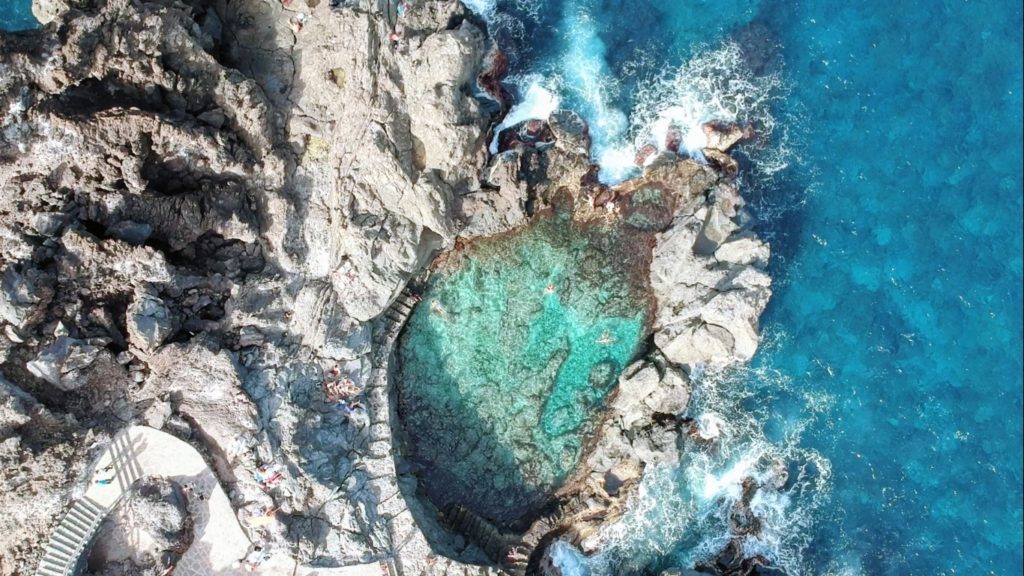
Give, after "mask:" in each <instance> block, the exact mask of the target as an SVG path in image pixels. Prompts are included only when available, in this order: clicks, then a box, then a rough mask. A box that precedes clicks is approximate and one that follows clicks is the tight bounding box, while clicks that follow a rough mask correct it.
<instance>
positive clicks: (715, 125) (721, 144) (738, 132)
mask: <svg viewBox="0 0 1024 576" xmlns="http://www.w3.org/2000/svg"><path fill="white" fill-rule="evenodd" d="M701 129H702V130H703V131H704V137H705V138H707V143H706V144H705V145H704V153H705V154H707V152H708V151H709V150H714V151H716V152H728V151H729V150H730V149H731V148H732V147H733V146H735V145H736V144H738V143H740V142H742V141H744V140H749V139H751V138H753V137H754V129H753V127H752V126H749V125H748V126H740V125H739V124H733V123H724V122H708V123H707V124H704V125H703V126H701Z"/></svg>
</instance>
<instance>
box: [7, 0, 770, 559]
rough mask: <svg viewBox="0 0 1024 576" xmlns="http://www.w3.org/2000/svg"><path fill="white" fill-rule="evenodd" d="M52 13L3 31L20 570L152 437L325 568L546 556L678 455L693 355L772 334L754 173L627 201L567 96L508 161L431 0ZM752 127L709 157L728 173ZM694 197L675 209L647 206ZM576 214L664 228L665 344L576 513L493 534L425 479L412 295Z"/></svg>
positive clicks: (469, 42) (586, 481) (113, 6)
mask: <svg viewBox="0 0 1024 576" xmlns="http://www.w3.org/2000/svg"><path fill="white" fill-rule="evenodd" d="M36 4H37V5H36V6H35V13H36V14H38V15H40V17H41V20H43V21H49V22H50V23H49V24H48V25H47V27H46V28H44V29H43V30H40V31H37V32H27V33H24V34H19V35H9V36H8V35H4V36H0V470H2V472H0V480H2V482H3V484H2V489H0V510H2V511H4V512H5V513H4V514H2V515H0V549H3V550H4V554H3V555H2V556H0V575H4V576H6V575H8V574H26V573H31V572H32V571H33V570H34V569H35V567H36V566H37V565H38V560H39V557H40V554H41V544H42V543H44V542H45V541H46V537H47V535H48V533H49V532H50V529H51V528H52V526H53V525H54V524H55V523H56V521H57V520H58V519H59V518H60V517H61V514H62V512H63V511H64V510H66V509H67V506H68V504H69V502H70V498H71V496H72V495H73V494H74V493H75V490H76V489H77V488H81V486H80V484H78V483H79V482H80V481H81V479H82V478H83V474H82V472H83V468H84V466H85V465H86V464H87V463H88V462H89V461H90V459H91V458H92V457H93V456H95V454H97V453H98V452H99V451H100V450H101V449H102V448H103V446H105V445H106V444H107V443H108V442H109V441H110V438H111V437H112V435H113V434H114V433H116V431H117V430H119V429H121V428H122V427H123V426H124V425H126V424H127V423H131V422H134V423H144V424H146V425H149V426H153V427H156V428H162V429H164V430H166V431H169V432H172V433H174V434H177V435H178V436H179V437H182V438H184V439H186V440H188V441H190V442H192V443H193V444H194V445H196V446H197V447H198V448H199V449H201V450H202V451H203V452H204V454H206V455H207V456H208V458H209V461H210V462H211V463H212V464H213V466H214V468H215V470H216V472H217V474H218V476H219V478H220V480H221V482H222V483H223V484H224V485H225V488H226V489H227V491H228V492H229V493H230V494H231V498H232V501H233V504H234V505H235V506H236V507H237V509H238V511H239V518H240V519H241V521H242V522H243V526H245V527H246V529H247V530H248V533H249V536H250V538H252V539H253V540H254V541H258V542H261V543H263V544H265V545H268V546H271V547H282V548H287V549H288V550H290V551H293V552H294V554H295V555H296V556H297V559H298V561H299V562H301V563H303V564H306V565H313V566H319V567H332V566H346V565H352V564H357V563H369V562H377V561H386V562H387V561H390V562H394V563H395V564H396V565H397V567H398V568H399V569H400V570H402V572H403V573H410V574H411V573H423V574H434V573H436V574H442V573H444V574H469V573H473V574H479V573H488V572H490V571H492V570H493V569H492V568H489V567H482V566H472V567H470V566H468V565H465V564H462V563H460V562H457V561H454V560H451V558H459V559H461V560H465V561H467V562H474V563H478V564H488V563H489V564H492V565H497V564H502V565H504V566H505V568H507V569H509V570H520V569H522V568H523V567H525V566H526V560H527V558H526V556H528V554H529V551H530V549H531V548H532V547H533V546H534V545H535V544H539V543H540V541H541V538H542V537H543V536H544V535H545V534H547V533H548V532H549V530H548V529H551V528H558V527H559V526H562V527H564V526H563V524H560V523H562V522H565V523H568V524H565V525H570V526H576V528H574V530H576V534H577V535H578V536H579V537H580V539H582V538H583V537H585V535H586V534H587V533H588V530H592V529H594V528H595V526H596V524H594V523H593V522H592V521H591V522H590V523H589V524H588V523H586V522H584V523H581V524H578V526H577V524H574V522H575V520H572V519H579V518H581V517H580V516H579V514H580V513H585V512H587V511H588V510H589V511H590V512H594V511H595V510H596V511H597V512H599V513H601V514H606V517H608V518H612V517H614V515H615V514H614V510H615V509H617V507H618V506H620V505H621V503H622V502H623V501H625V499H626V498H628V494H629V492H630V487H631V486H634V485H635V484H636V479H637V478H639V475H640V474H642V471H643V468H644V467H645V466H648V465H650V464H652V463H655V462H659V461H662V460H664V459H665V458H670V457H671V453H672V450H671V447H672V446H673V444H674V443H675V442H677V441H678V439H679V431H678V422H677V417H678V416H679V414H680V413H681V412H682V411H683V410H684V408H685V404H686V398H687V396H688V390H689V388H688V386H689V384H688V380H687V378H686V376H685V374H686V369H687V368H688V367H691V366H695V365H697V364H701V363H726V362H730V361H735V360H743V359H746V358H749V357H750V355H751V354H752V353H753V349H754V348H755V347H756V344H757V316H758V315H759V314H760V311H761V310H762V309H763V307H764V304H765V302H766V301H767V298H768V296H769V294H770V289H769V282H768V279H767V276H765V275H764V273H763V272H762V268H763V266H764V263H765V261H766V260H767V258H768V249H767V246H766V245H765V244H763V243H762V242H760V241H759V240H758V239H757V238H756V237H754V236H752V235H751V234H750V233H749V232H746V231H744V228H743V224H744V223H745V219H744V216H743V212H742V199H741V198H740V197H739V195H738V193H737V191H736V188H735V186H734V185H733V184H732V183H731V182H730V181H729V178H728V177H727V174H726V175H723V170H721V169H714V168H711V167H707V166H703V165H699V164H697V163H695V162H692V161H689V160H683V159H680V158H677V157H674V156H672V155H667V156H666V157H664V158H660V159H658V160H656V161H655V162H653V163H651V164H650V165H649V167H648V168H647V170H646V172H645V174H644V176H643V177H642V178H640V179H638V180H636V181H632V182H630V183H626V184H624V185H622V186H619V187H613V188H608V187H606V186H602V185H600V184H599V183H598V182H597V179H596V167H594V166H593V165H592V164H591V163H590V160H589V140H590V138H589V135H588V131H587V126H586V124H585V123H584V122H583V121H582V120H581V119H580V118H579V117H578V116H576V115H575V114H573V113H571V112H567V111H559V112H557V113H556V114H555V115H553V116H552V117H551V118H550V119H548V121H547V122H546V123H544V126H543V127H542V132H543V133H544V134H545V136H544V138H543V141H537V142H533V141H529V140H530V139H529V138H523V139H518V140H517V141H514V142H511V141H510V143H509V144H510V145H511V148H510V150H508V151H507V152H504V153H502V154H499V155H496V156H494V157H492V158H490V159H488V156H487V152H486V144H487V143H486V141H485V139H486V137H487V134H486V128H487V125H488V122H489V120H490V119H488V118H487V117H486V116H485V115H484V114H483V113H482V112H481V110H480V107H479V104H478V102H477V101H476V100H475V99H474V98H473V97H472V96H470V94H472V92H473V86H472V83H473V82H475V81H476V78H477V77H478V75H479V74H480V72H481V70H482V67H483V66H485V65H487V66H491V67H492V68H493V66H494V59H495V58H496V56H495V55H494V54H495V53H493V52H492V56H491V62H490V64H485V63H484V60H485V57H484V55H485V53H487V51H488V48H489V47H488V43H487V40H486V36H485V34H484V32H483V31H482V30H480V29H479V28H478V27H477V26H476V25H475V24H474V23H473V19H472V18H467V13H466V12H465V9H464V8H463V7H462V6H461V5H460V4H459V3H458V2H456V1H455V0H431V1H424V2H414V3H406V4H407V7H406V10H405V13H404V16H403V17H402V21H401V25H400V26H397V25H396V24H397V22H396V20H395V18H396V13H395V12H394V11H393V10H387V9H385V8H386V7H385V6H383V4H388V7H390V3H378V2H370V1H365V0H361V1H358V2H346V3H341V4H342V5H341V6H340V7H334V6H332V4H337V3H332V2H316V1H312V0H310V1H306V2H303V1H295V2H278V1H276V0H241V1H238V2H224V1H215V2H199V1H197V0H186V1H176V2H130V1H128V0H99V1H96V2H89V3H64V2H60V1H59V0H55V1H46V2H43V1H39V2H37V3H36ZM491 72H492V73H496V72H494V70H492V71H491ZM736 137H737V136H736V134H735V133H734V132H732V131H725V132H722V135H721V137H717V140H713V139H712V138H710V137H709V142H712V143H713V144H709V146H713V148H709V149H708V150H709V152H708V157H709V158H710V159H712V160H715V159H716V158H717V163H718V165H719V166H724V167H728V166H729V163H728V156H727V155H726V154H725V152H726V150H727V149H728V146H729V145H731V143H732V142H733V140H734V139H735V138H736ZM712 152H715V153H719V154H721V155H722V156H714V154H712ZM666 194H667V195H668V196H670V197H671V198H672V201H671V202H672V209H671V210H668V211H666V210H661V209H657V210H655V209H651V208H650V207H649V206H648V205H645V203H644V201H642V200H643V199H644V198H647V199H650V198H654V197H659V198H660V197H668V196H664V195H666ZM555 205H568V206H571V209H572V211H573V213H574V214H576V215H577V216H578V217H579V218H581V219H589V220H593V219H602V218H623V219H625V220H626V221H627V222H628V223H629V225H630V226H633V227H634V228H636V229H638V230H641V231H644V232H645V233H651V234H652V235H656V236H657V237H656V241H655V245H654V246H653V252H652V258H653V261H652V264H651V276H650V282H651V285H652V288H653V290H654V295H655V297H656V304H657V309H656V312H655V319H654V323H655V325H654V330H655V335H654V342H655V344H656V346H657V348H658V349H659V350H656V351H651V353H650V354H648V355H647V356H645V358H644V359H643V360H642V361H641V363H639V364H637V365H636V366H634V367H632V368H630V369H628V370H627V372H626V374H625V376H624V377H623V379H622V380H621V383H620V390H619V393H618V395H617V396H615V398H614V400H613V401H612V402H611V405H610V408H609V409H608V412H607V415H606V417H605V420H604V422H605V425H604V427H603V428H602V429H601V432H600V433H599V434H598V435H597V437H596V438H595V440H594V443H593V446H590V447H589V448H588V456H587V457H586V458H585V466H583V467H582V468H581V469H580V470H578V472H577V474H576V475H575V476H574V480H573V481H572V482H570V483H569V484H568V485H567V487H566V488H565V489H564V490H563V492H562V493H560V494H559V495H558V498H557V501H556V502H553V503H552V506H553V509H555V510H559V511H560V512H559V513H558V514H556V515H554V516H553V517H552V518H554V519H555V520H553V521H552V522H551V523H548V524H543V525H541V524H538V525H537V526H535V527H533V528H531V530H530V531H528V533H527V534H526V537H525V538H523V535H521V534H514V535H509V534H504V533H498V532H494V531H493V530H491V531H488V530H489V529H488V528H487V522H486V520H485V519H479V518H476V519H474V518H475V517H474V516H472V515H471V514H459V515H458V519H457V520H458V522H457V523H459V524H465V525H467V526H469V525H471V526H475V528H472V530H471V532H472V534H465V538H464V537H463V535H461V534H460V533H458V532H459V531H458V530H455V533H454V534H453V533H450V532H446V531H445V530H444V529H443V528H442V526H441V523H442V522H443V520H444V519H443V518H439V516H440V515H439V514H438V511H436V510H431V509H429V506H426V505H425V504H424V503H422V502H420V501H419V500H418V499H417V498H416V497H415V494H416V491H417V485H416V482H417V479H416V476H415V471H414V470H412V469H410V468H408V467H405V466H404V463H403V461H402V460H401V459H399V460H398V462H397V468H396V461H395V458H394V450H393V448H394V436H395V435H394V433H393V430H392V427H391V424H392V421H393V414H392V408H391V404H390V402H389V398H388V390H389V388H388V356H389V353H390V350H391V348H390V347H391V345H392V344H393V342H394V337H395V336H396V335H397V332H396V330H397V327H400V325H401V323H402V321H403V320H404V318H403V317H402V315H403V314H404V312H402V310H406V311H407V310H408V306H410V305H411V304H409V303H406V304H402V302H404V300H401V301H399V302H397V303H396V299H403V298H407V297H408V295H407V294H404V295H403V294H402V290H403V288H404V287H405V285H406V283H407V282H408V281H409V279H410V278H412V277H414V276H415V275H417V274H419V273H420V272H421V271H422V270H423V268H424V267H425V266H426V265H428V264H429V263H430V262H431V261H432V260H433V258H434V257H435V256H436V254H437V253H438V252H439V251H442V250H444V249H447V248H450V247H452V246H453V244H454V243H455V242H456V239H457V238H458V237H459V236H462V237H463V238H471V237H475V236H487V235H492V234H495V233H498V232H504V231H508V230H512V229H514V228H517V227H520V226H523V225H526V224H527V223H529V222H530V219H531V218H532V217H533V215H534V214H536V213H537V212H539V211H542V210H545V209H546V208H550V207H552V206H555ZM403 306H404V308H403ZM339 391H341V392H339ZM268 469H270V470H274V471H275V472H277V473H279V477H276V479H275V480H273V481H269V482H268V480H267V475H266V471H267V470H268ZM595 503H596V504H595ZM594 506H596V508H594ZM268 509H274V510H276V516H275V518H276V519H277V520H276V521H274V522H272V523H269V524H258V523H257V522H254V521H253V519H255V518H259V517H261V516H262V515H264V514H265V511H266V510H268ZM609 511H611V512H609ZM414 515H415V516H414ZM588 517H589V518H591V520H593V518H596V516H593V515H591V516H588ZM448 520H449V521H450V520H451V518H449V519H448ZM448 527H449V528H451V527H452V526H451V525H449V526H448ZM481 534H483V536H481ZM439 542H440V544H438V543H439ZM474 543H475V545H474ZM520 545H525V548H524V549H520V548H519V546H520ZM524 554H525V555H526V556H524ZM488 555H490V559H488ZM495 555H504V556H502V557H500V558H495Z"/></svg>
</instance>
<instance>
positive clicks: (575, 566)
mask: <svg viewBox="0 0 1024 576" xmlns="http://www.w3.org/2000/svg"><path fill="white" fill-rule="evenodd" d="M548 554H549V557H550V558H551V561H552V562H553V563H554V565H555V566H557V567H558V569H559V572H560V573H561V574H562V576H590V568H588V567H587V560H586V558H585V557H584V556H583V554H581V553H580V551H579V550H577V549H575V548H573V546H572V545H571V544H569V543H567V542H564V541H562V540H558V541H556V542H554V543H553V544H552V545H551V548H550V549H549V550H548Z"/></svg>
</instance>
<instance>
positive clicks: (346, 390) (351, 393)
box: [324, 366, 363, 420]
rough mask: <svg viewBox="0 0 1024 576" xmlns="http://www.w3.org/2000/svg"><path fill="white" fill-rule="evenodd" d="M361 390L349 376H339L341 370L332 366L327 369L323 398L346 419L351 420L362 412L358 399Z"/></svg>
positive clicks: (361, 405)
mask: <svg viewBox="0 0 1024 576" xmlns="http://www.w3.org/2000/svg"><path fill="white" fill-rule="evenodd" d="M362 393H363V390H362V388H360V387H359V386H358V385H357V384H356V383H355V381H353V380H352V379H351V378H349V377H347V376H346V377H341V370H340V369H339V368H338V367H337V366H334V367H332V368H331V369H330V370H328V371H327V378H326V379H325V381H324V399H325V400H326V401H327V402H328V403H330V404H333V405H334V409H335V410H337V411H338V412H341V413H342V415H344V416H345V417H346V418H347V419H349V420H352V419H353V418H356V417H358V416H359V414H360V413H362V412H363V404H362V402H360V401H359V398H360V396H361V395H362Z"/></svg>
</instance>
